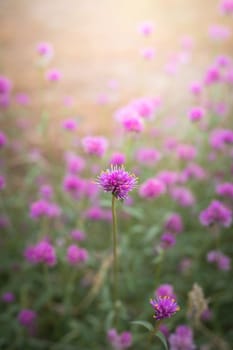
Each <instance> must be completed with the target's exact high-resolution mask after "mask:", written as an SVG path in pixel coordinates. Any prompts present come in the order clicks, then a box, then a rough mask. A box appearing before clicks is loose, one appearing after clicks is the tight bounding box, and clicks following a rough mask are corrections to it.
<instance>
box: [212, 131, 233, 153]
mask: <svg viewBox="0 0 233 350" xmlns="http://www.w3.org/2000/svg"><path fill="white" fill-rule="evenodd" d="M209 142H210V145H211V147H212V148H213V149H216V150H222V149H224V147H225V146H226V145H231V144H233V131H232V130H230V129H215V130H214V131H213V132H212V133H211V134H210V138H209Z"/></svg>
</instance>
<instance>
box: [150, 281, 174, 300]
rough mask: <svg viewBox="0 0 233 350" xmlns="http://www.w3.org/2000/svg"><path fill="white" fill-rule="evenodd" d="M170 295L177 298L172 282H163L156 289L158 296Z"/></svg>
mask: <svg viewBox="0 0 233 350" xmlns="http://www.w3.org/2000/svg"><path fill="white" fill-rule="evenodd" d="M166 295H167V296H169V297H171V298H174V299H176V295H175V293H174V288H173V286H172V285H171V284H168V283H167V284H161V285H160V286H159V287H158V288H157V289H156V291H155V296H156V297H165V296H166Z"/></svg>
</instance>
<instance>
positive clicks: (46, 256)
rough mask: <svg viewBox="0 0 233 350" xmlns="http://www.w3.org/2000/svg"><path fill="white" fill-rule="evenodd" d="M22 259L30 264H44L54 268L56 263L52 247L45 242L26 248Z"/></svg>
mask: <svg viewBox="0 0 233 350" xmlns="http://www.w3.org/2000/svg"><path fill="white" fill-rule="evenodd" d="M24 257H25V258H26V260H28V261H29V262H30V263H32V264H39V263H44V264H46V265H48V266H54V265H55V264H56V262H57V258H56V251H55V249H54V247H53V246H52V245H51V244H50V243H49V242H47V241H45V240H42V241H40V242H38V243H37V244H36V245H34V246H29V247H28V248H26V250H25V252H24Z"/></svg>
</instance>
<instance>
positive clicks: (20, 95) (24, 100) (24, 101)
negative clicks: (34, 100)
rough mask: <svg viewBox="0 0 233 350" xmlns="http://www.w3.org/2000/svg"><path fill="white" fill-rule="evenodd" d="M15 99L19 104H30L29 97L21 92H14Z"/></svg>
mask: <svg viewBox="0 0 233 350" xmlns="http://www.w3.org/2000/svg"><path fill="white" fill-rule="evenodd" d="M15 100H16V102H17V103H18V104H19V105H21V106H28V105H29V104H30V97H29V96H28V95H27V94H25V93H23V92H21V93H18V94H16V95H15Z"/></svg>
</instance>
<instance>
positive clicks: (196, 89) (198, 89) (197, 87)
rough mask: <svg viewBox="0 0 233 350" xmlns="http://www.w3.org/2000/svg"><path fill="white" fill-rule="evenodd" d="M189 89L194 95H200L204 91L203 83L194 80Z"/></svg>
mask: <svg viewBox="0 0 233 350" xmlns="http://www.w3.org/2000/svg"><path fill="white" fill-rule="evenodd" d="M189 89H190V92H191V93H192V94H193V95H195V96H199V95H200V94H201V93H202V84H201V83H200V82H198V81H194V82H192V83H191V85H190V87H189Z"/></svg>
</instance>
